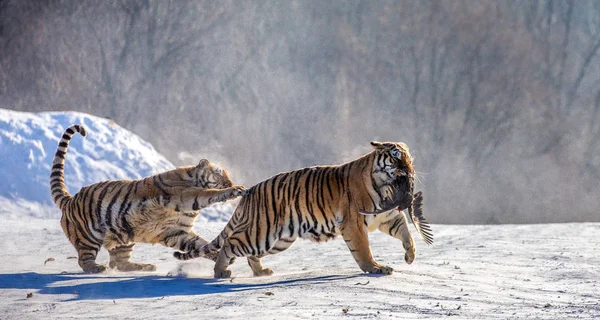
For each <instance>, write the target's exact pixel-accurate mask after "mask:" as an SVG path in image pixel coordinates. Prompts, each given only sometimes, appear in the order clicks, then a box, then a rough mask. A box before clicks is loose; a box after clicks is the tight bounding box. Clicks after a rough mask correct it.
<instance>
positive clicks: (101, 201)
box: [50, 125, 244, 273]
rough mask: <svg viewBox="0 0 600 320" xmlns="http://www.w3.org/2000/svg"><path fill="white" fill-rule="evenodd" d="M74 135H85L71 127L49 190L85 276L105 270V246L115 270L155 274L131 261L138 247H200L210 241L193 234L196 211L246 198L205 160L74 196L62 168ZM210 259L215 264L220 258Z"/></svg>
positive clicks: (104, 184)
mask: <svg viewBox="0 0 600 320" xmlns="http://www.w3.org/2000/svg"><path fill="white" fill-rule="evenodd" d="M76 132H79V133H80V134H81V135H82V136H85V134H86V131H85V129H84V127H83V126H81V125H73V126H71V127H69V128H68V129H67V130H65V133H64V134H63V136H62V138H61V140H60V142H59V144H58V150H57V151H56V154H55V156H54V161H53V163H52V171H51V174H50V191H51V195H52V198H53V199H54V202H55V203H56V205H57V206H58V207H59V208H60V210H61V211H62V218H61V221H60V222H61V226H62V229H63V231H64V232H65V235H66V236H67V238H68V239H69V241H70V242H71V243H72V244H73V246H74V247H75V249H76V250H77V253H78V255H79V266H80V267H81V268H82V269H83V271H84V272H86V273H97V272H102V271H104V270H105V269H106V266H103V265H99V264H97V263H96V261H95V260H96V255H97V254H98V251H99V250H100V247H101V246H104V248H106V249H107V250H108V252H109V255H110V261H109V267H111V268H116V269H118V270H120V271H134V270H144V271H153V270H155V267H154V266H153V265H150V264H139V263H133V262H130V261H129V258H130V256H131V251H132V250H133V247H134V245H135V243H136V242H146V243H152V244H155V243H160V244H163V245H165V246H168V247H172V248H175V249H176V250H181V251H187V250H189V249H190V248H195V247H198V246H202V245H204V244H206V243H207V241H206V240H204V239H203V238H201V237H200V236H198V235H197V234H195V233H194V232H193V231H192V226H193V224H194V220H195V219H196V216H197V214H198V210H200V209H202V208H203V207H206V206H208V205H210V204H212V203H215V202H220V201H225V200H228V199H233V198H235V197H238V196H240V195H242V194H243V193H244V187H242V186H233V184H232V182H231V180H230V179H229V175H228V173H227V172H226V171H225V170H223V169H221V168H219V167H217V166H215V165H214V164H211V163H210V162H209V161H208V160H206V159H202V160H201V161H200V163H199V164H198V165H197V166H189V167H180V168H177V169H174V170H171V171H167V172H164V173H161V174H158V175H155V176H151V177H147V178H144V179H141V180H132V181H125V180H119V181H116V180H115V181H103V182H99V183H96V184H93V185H90V186H87V187H83V188H81V190H80V191H79V192H77V194H75V195H73V196H71V195H70V194H69V193H68V192H67V188H66V185H65V179H64V164H65V156H66V153H67V148H68V146H69V141H70V140H71V137H72V136H73V134H75V133H76ZM208 258H212V259H213V260H214V259H216V255H213V256H212V257H211V256H208Z"/></svg>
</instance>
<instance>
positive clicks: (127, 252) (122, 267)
mask: <svg viewBox="0 0 600 320" xmlns="http://www.w3.org/2000/svg"><path fill="white" fill-rule="evenodd" d="M134 246H135V243H132V244H128V245H122V246H118V247H115V248H113V249H112V250H109V251H108V254H109V256H110V261H109V263H108V266H109V267H110V268H111V269H114V268H116V269H117V270H119V271H123V272H128V271H156V266H155V265H153V264H145V263H135V262H131V261H129V259H130V258H131V251H133V247H134Z"/></svg>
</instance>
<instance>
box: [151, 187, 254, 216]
mask: <svg viewBox="0 0 600 320" xmlns="http://www.w3.org/2000/svg"><path fill="white" fill-rule="evenodd" d="M168 192H169V194H165V195H161V196H160V197H159V199H158V202H159V203H160V205H162V206H164V207H166V208H169V209H174V210H175V211H196V210H200V209H202V208H204V207H207V206H209V205H211V204H213V203H217V202H223V201H227V200H231V199H234V198H237V197H239V196H241V195H243V194H244V193H245V192H246V189H244V187H243V186H233V187H230V188H227V189H204V188H193V187H171V188H169V190H168Z"/></svg>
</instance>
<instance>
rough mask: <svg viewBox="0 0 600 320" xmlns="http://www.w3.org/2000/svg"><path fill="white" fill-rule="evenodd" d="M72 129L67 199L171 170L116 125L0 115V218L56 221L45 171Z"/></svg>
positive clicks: (68, 115) (77, 116) (81, 116)
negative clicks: (97, 186) (80, 128)
mask: <svg viewBox="0 0 600 320" xmlns="http://www.w3.org/2000/svg"><path fill="white" fill-rule="evenodd" d="M71 124H83V125H84V126H85V127H86V129H87V133H88V135H87V137H85V138H84V137H82V136H80V135H78V134H76V135H75V136H73V139H72V140H71V143H70V145H69V149H68V151H67V156H66V158H67V159H66V163H65V180H66V184H67V188H68V190H69V192H70V193H71V194H74V193H76V192H77V191H78V190H79V189H80V188H81V187H83V186H86V185H90V184H93V183H96V182H99V181H102V180H122V179H139V178H142V177H145V176H149V175H153V174H157V173H159V172H162V171H166V170H170V169H173V168H174V166H173V164H171V162H169V161H168V160H167V159H166V158H165V157H164V156H162V155H161V154H159V153H158V152H157V151H156V150H155V149H154V148H153V147H152V145H151V144H150V143H148V142H146V141H144V140H142V139H141V138H140V137H138V136H137V135H135V134H133V133H132V132H130V131H128V130H126V129H124V128H122V127H120V126H119V125H117V124H116V123H115V122H113V121H111V120H108V119H104V118H99V117H95V116H92V115H89V114H85V113H79V112H44V113H25V112H16V111H12V110H5V109H0V177H2V179H1V181H2V182H1V184H0V216H7V215H8V216H13V217H18V216H22V214H25V215H29V216H34V217H41V218H50V217H60V212H59V211H58V209H56V208H55V207H54V204H53V202H52V199H51V197H50V190H49V177H50V168H51V166H52V160H53V158H54V153H55V152H56V148H57V146H58V141H59V140H60V137H61V136H62V134H63V132H64V130H65V129H66V128H67V127H69V126H70V125H71Z"/></svg>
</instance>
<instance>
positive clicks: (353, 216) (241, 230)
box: [174, 142, 422, 278]
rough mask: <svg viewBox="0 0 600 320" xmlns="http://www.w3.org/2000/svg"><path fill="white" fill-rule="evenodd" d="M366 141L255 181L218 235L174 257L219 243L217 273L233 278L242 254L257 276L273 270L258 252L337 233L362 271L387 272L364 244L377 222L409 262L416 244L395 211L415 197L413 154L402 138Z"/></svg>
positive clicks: (192, 254)
mask: <svg viewBox="0 0 600 320" xmlns="http://www.w3.org/2000/svg"><path fill="white" fill-rule="evenodd" d="M371 145H372V146H373V148H374V150H373V151H371V152H370V153H368V154H366V155H364V156H362V157H360V158H358V159H356V160H354V161H351V162H347V163H344V164H341V165H337V166H316V167H309V168H304V169H300V170H296V171H291V172H285V173H280V174H278V175H275V176H274V177H271V178H269V179H267V180H265V181H263V182H260V183H258V184H257V185H255V186H253V187H252V188H250V189H248V191H247V193H246V194H245V195H244V196H243V197H242V199H241V201H240V203H239V205H238V207H237V209H236V210H235V212H234V214H233V216H232V217H231V219H230V221H229V222H228V224H227V225H226V226H225V228H224V229H223V231H222V232H221V233H220V234H219V236H217V238H215V239H214V240H213V241H212V242H211V243H210V244H208V245H206V246H204V247H197V248H196V249H194V250H190V251H188V252H187V253H180V252H175V253H174V255H175V257H176V258H177V259H180V260H188V259H192V258H196V257H200V256H205V255H211V254H213V253H214V252H216V251H218V250H220V251H219V254H218V259H217V261H216V265H215V269H214V275H215V277H216V278H226V277H230V276H231V271H230V270H227V267H228V266H229V264H230V261H231V259H232V258H233V257H243V256H245V257H247V258H248V264H249V265H250V267H251V268H252V271H253V273H254V275H255V276H262V275H270V274H272V273H273V271H272V270H271V269H268V268H264V267H263V266H262V263H261V258H262V257H264V256H266V255H269V254H276V253H279V252H282V251H284V250H286V249H288V248H289V247H290V246H291V245H292V244H293V243H294V241H296V239H298V238H304V239H309V240H312V241H316V242H321V241H327V240H330V239H333V238H334V237H336V236H338V235H340V234H341V235H342V237H343V238H344V241H345V242H346V244H347V246H348V249H350V252H351V253H352V255H353V257H354V259H355V260H356V262H357V263H358V265H359V267H360V268H361V270H362V271H364V272H369V273H382V274H391V273H392V272H393V269H392V268H391V267H388V266H384V265H381V264H379V263H377V262H375V260H374V259H373V256H372V254H371V249H370V247H369V240H368V235H367V233H368V232H369V231H374V230H375V229H379V230H381V231H382V232H384V233H387V234H389V235H391V236H392V237H395V238H398V239H400V240H401V241H402V245H403V247H404V249H405V255H404V259H405V261H406V262H407V263H409V264H410V263H412V262H413V260H414V258H415V245H414V242H413V238H412V236H411V234H410V231H409V230H408V225H407V219H406V217H405V216H404V214H403V213H402V212H401V211H400V210H404V209H406V208H409V207H410V206H411V205H412V203H413V187H414V174H415V172H414V168H413V166H412V161H413V159H412V157H411V155H410V152H409V148H408V146H407V145H406V144H404V143H401V142H400V143H396V142H386V143H380V142H371ZM418 201H420V202H421V203H422V196H421V198H419V199H418ZM421 203H417V206H418V208H419V209H420V205H421ZM361 212H364V213H365V214H364V215H363V214H361ZM371 213H375V214H371Z"/></svg>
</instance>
